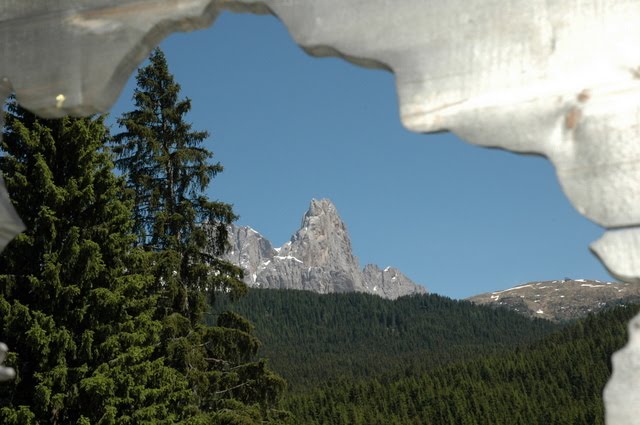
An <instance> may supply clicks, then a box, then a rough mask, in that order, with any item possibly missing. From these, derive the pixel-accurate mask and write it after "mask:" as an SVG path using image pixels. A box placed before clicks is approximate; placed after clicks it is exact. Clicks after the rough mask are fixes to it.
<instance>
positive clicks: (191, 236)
mask: <svg viewBox="0 0 640 425" xmlns="http://www.w3.org/2000/svg"><path fill="white" fill-rule="evenodd" d="M136 81H137V87H136V90H135V92H134V96H133V99H132V104H131V109H130V110H129V112H126V113H124V114H122V115H121V116H120V117H117V122H118V124H119V127H118V128H117V129H116V130H113V131H112V130H111V129H109V128H108V127H107V125H106V124H105V117H104V116H99V115H96V116H93V117H89V118H73V117H66V118H62V119H41V118H38V117H36V116H34V115H33V114H31V113H30V112H29V111H27V110H26V109H23V108H21V107H20V105H19V104H18V103H17V102H16V101H15V100H14V101H12V102H10V104H9V106H8V108H7V109H6V110H5V111H4V113H5V121H6V125H5V128H4V130H3V137H2V142H1V144H0V171H1V172H2V176H3V178H4V180H5V182H6V186H7V189H8V191H9V193H10V194H11V199H12V201H13V203H14V206H15V208H16V210H17V211H18V213H19V214H20V217H21V218H22V220H23V221H24V223H25V225H26V227H27V230H26V231H25V232H24V233H22V234H20V235H19V236H18V237H17V238H15V240H14V241H13V242H11V243H10V244H9V246H8V247H7V248H6V249H5V250H4V251H3V252H2V254H0V340H2V341H3V342H6V343H7V345H8V346H9V348H10V352H9V355H8V357H7V360H6V361H5V364H6V365H8V366H11V367H13V368H14V369H15V370H16V378H15V379H13V380H11V381H7V382H3V383H0V424H6V425H35V424H51V425H66V424H77V425H90V424H92V425H108V424H111V425H120V424H123V425H134V424H185V425H205V424H226V425H249V424H292V425H293V424H345V425H346V424H353V425H360V424H362V425H369V424H380V425H383V424H384V425H393V424H425V425H426V424H602V423H603V421H604V419H603V417H604V416H603V415H604V413H603V405H602V389H603V387H604V385H605V383H606V381H607V379H608V377H609V375H610V372H611V365H610V361H609V358H610V356H611V354H612V353H613V352H614V351H616V350H618V349H620V348H621V347H622V346H623V345H624V343H625V341H626V337H627V336H626V327H625V326H626V323H627V321H628V320H629V319H630V318H631V317H632V316H633V315H635V314H636V313H637V312H638V308H637V307H636V306H633V305H626V306H619V307H615V308H612V309H607V310H605V311H603V312H601V313H598V314H593V315H590V316H589V317H587V318H586V319H580V320H576V321H572V322H568V323H562V324H557V323H552V322H549V321H545V320H542V319H530V318H526V317H524V316H521V315H519V314H517V313H514V312H511V311H507V310H506V309H497V308H491V307H486V306H477V305H474V304H472V303H470V302H466V301H456V300H452V299H449V298H446V297H441V296H438V295H433V294H428V295H414V296H405V297H400V298H398V299H396V300H389V299H383V298H381V297H378V296H376V295H370V294H363V293H340V294H338V293H336V294H326V295H320V294H315V293H311V292H307V291H298V290H279V289H248V288H247V286H246V285H245V283H243V281H242V278H243V270H242V269H241V268H239V267H238V266H236V265H234V264H231V263H229V262H226V261H224V260H222V259H221V258H222V254H223V253H224V252H225V250H226V249H227V248H228V243H227V231H228V226H229V225H230V224H232V223H233V222H234V221H235V220H236V218H237V216H236V212H235V211H234V210H233V208H232V206H231V205H230V204H227V203H224V202H223V201H219V200H213V199H210V198H208V197H207V196H206V195H205V192H206V189H207V188H208V187H209V186H210V185H212V184H214V180H215V177H216V176H217V175H218V174H219V173H221V172H223V166H222V164H220V163H218V162H216V161H215V159H214V154H213V152H211V151H210V150H209V149H207V148H206V147H205V143H204V142H205V140H206V139H207V138H208V133H207V132H206V131H204V130H198V129H193V128H192V126H191V124H189V122H188V113H189V111H190V110H191V108H192V105H191V102H190V100H189V99H188V98H184V97H182V96H181V94H180V85H179V84H178V82H176V81H175V80H174V77H173V75H172V74H171V72H170V70H169V65H168V63H167V60H166V58H165V56H164V54H163V53H162V51H161V50H159V49H156V50H155V51H154V52H153V53H152V55H151V57H150V58H149V61H148V62H147V63H146V65H145V66H143V67H141V68H140V69H139V71H138V73H137V80H136ZM214 187H215V184H214Z"/></svg>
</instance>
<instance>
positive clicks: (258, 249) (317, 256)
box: [226, 199, 426, 298]
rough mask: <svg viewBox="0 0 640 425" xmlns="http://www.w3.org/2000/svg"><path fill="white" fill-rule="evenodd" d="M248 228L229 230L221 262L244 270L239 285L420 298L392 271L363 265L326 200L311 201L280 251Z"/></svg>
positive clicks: (420, 290)
mask: <svg viewBox="0 0 640 425" xmlns="http://www.w3.org/2000/svg"><path fill="white" fill-rule="evenodd" d="M248 229H250V228H233V229H232V231H231V232H230V234H231V238H230V243H231V245H232V247H233V249H232V251H231V252H230V253H229V254H227V257H226V259H227V260H229V261H231V262H233V263H235V264H238V265H240V266H242V267H243V268H245V270H246V277H245V281H246V282H247V284H249V285H252V286H259V287H265V288H290V289H305V290H310V291H314V292H319V293H328V292H369V293H374V294H378V295H380V296H383V297H386V298H397V297H399V296H402V295H408V294H413V293H425V292H426V290H425V288H424V287H422V286H420V285H416V284H415V283H413V282H412V281H411V280H410V279H409V278H407V277H406V276H405V275H403V274H402V273H400V272H399V271H398V270H397V269H391V268H389V267H388V268H386V269H385V270H380V269H379V268H378V267H377V266H373V265H369V266H367V268H365V270H364V272H363V271H362V270H361V269H360V266H359V263H358V259H357V258H356V257H355V256H354V255H353V251H352V247H351V240H350V238H349V233H348V232H347V227H346V225H345V224H344V222H343V221H342V220H341V219H340V216H339V214H338V211H337V209H336V207H335V205H333V203H332V202H331V201H330V200H328V199H321V200H316V199H313V200H311V204H310V206H309V210H308V211H307V212H306V213H305V214H304V216H303V218H302V223H301V225H300V229H299V230H298V231H297V232H296V233H295V234H294V235H293V236H292V237H291V240H290V241H289V242H287V243H286V244H284V245H283V246H282V247H280V248H272V247H271V244H270V243H269V241H267V240H266V239H265V238H263V237H262V236H261V235H260V234H259V233H257V232H255V231H254V230H253V229H250V230H248Z"/></svg>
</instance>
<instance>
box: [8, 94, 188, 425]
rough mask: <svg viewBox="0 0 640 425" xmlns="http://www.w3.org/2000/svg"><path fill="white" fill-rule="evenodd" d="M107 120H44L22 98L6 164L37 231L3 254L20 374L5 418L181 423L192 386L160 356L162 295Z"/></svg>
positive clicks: (16, 197)
mask: <svg viewBox="0 0 640 425" xmlns="http://www.w3.org/2000/svg"><path fill="white" fill-rule="evenodd" d="M106 137H107V132H106V130H105V127H104V125H103V122H102V119H101V118H82V119H73V118H64V119H61V120H39V119H36V118H35V117H34V116H33V115H31V114H30V113H28V112H26V111H24V110H22V109H21V108H19V107H18V106H17V105H15V104H12V105H11V107H10V113H9V114H7V124H6V128H5V131H4V139H3V142H2V151H3V152H4V156H3V158H2V161H1V162H0V166H1V168H2V172H3V174H4V176H5V179H6V184H7V188H8V190H9V192H10V193H11V196H12V200H13V202H14V204H15V207H16V209H17V210H18V212H19V214H20V216H21V217H22V219H23V220H24V222H25V224H26V225H27V229H28V230H27V231H26V232H25V233H23V234H21V235H19V236H18V237H17V238H16V239H15V241H14V242H12V243H11V244H10V245H9V247H8V248H7V249H6V250H5V251H4V253H3V254H2V255H1V256H0V288H1V289H0V291H1V292H0V331H1V333H2V339H3V340H5V341H6V342H7V343H8V344H10V347H11V349H12V351H13V353H12V357H11V358H10V362H11V363H12V364H13V365H15V367H16V369H17V373H18V376H17V379H15V380H14V381H12V382H11V383H8V384H5V385H3V386H2V387H0V423H3V424H16V425H17V424H21V425H22V424H30V423H36V422H37V423H51V424H76V423H78V424H88V423H104V424H110V423H116V422H117V423H122V424H127V423H172V422H174V420H178V419H180V418H181V417H183V416H182V412H180V411H178V410H177V409H176V407H177V406H188V405H190V404H192V399H191V395H190V392H189V390H188V382H187V381H186V379H184V378H183V377H182V376H181V374H179V373H178V372H177V371H175V370H173V369H171V368H169V367H167V366H166V365H165V364H164V362H163V361H162V359H158V358H156V357H154V355H153V353H154V350H155V347H156V346H157V345H159V344H160V338H159V335H158V331H159V329H160V322H158V321H157V320H154V319H153V318H152V316H153V309H154V304H155V301H156V299H155V298H154V297H148V296H146V293H145V287H146V286H147V285H148V284H149V283H150V276H149V275H146V274H144V273H140V270H141V269H143V268H144V266H143V265H144V263H145V261H146V256H145V255H144V253H143V252H142V251H141V250H137V249H132V241H133V234H132V233H131V232H130V229H131V220H130V205H128V204H127V203H126V202H123V200H121V199H120V197H119V193H121V192H122V189H123V182H122V181H121V180H119V179H117V178H116V177H115V176H114V175H113V173H112V167H113V164H112V163H111V161H110V158H109V155H108V154H107V153H106V152H105V151H104V143H105V141H106Z"/></svg>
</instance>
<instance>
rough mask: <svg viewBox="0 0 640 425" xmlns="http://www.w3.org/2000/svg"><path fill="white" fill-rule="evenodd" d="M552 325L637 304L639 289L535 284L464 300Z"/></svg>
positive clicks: (579, 282)
mask: <svg viewBox="0 0 640 425" xmlns="http://www.w3.org/2000/svg"><path fill="white" fill-rule="evenodd" d="M467 300H468V301H471V302H473V303H476V304H484V305H491V306H494V307H503V308H507V309H509V310H512V311H515V312H518V313H520V314H524V315H525V316H529V317H538V318H542V319H547V320H551V321H554V322H565V321H569V320H574V319H579V318H582V317H585V316H587V315H588V314H589V313H596V312H598V311H600V310H603V309H605V308H608V307H611V306H615V305H625V304H629V303H638V302H640V285H637V284H632V283H626V282H602V281H599V280H589V279H568V278H566V279H558V280H547V281H534V282H528V283H524V284H522V285H517V286H514V287H511V288H507V289H503V290H498V291H493V292H486V293H483V294H478V295H474V296H472V297H469V298H467Z"/></svg>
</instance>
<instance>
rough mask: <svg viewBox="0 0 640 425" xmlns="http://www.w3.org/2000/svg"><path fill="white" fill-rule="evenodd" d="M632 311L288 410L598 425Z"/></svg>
mask: <svg viewBox="0 0 640 425" xmlns="http://www.w3.org/2000/svg"><path fill="white" fill-rule="evenodd" d="M637 313H638V308H637V307H617V308H615V309H613V310H609V311H606V312H603V313H600V314H598V315H595V316H589V317H588V318H587V319H584V320H581V321H579V322H577V323H575V324H573V325H571V326H569V327H567V328H566V329H564V330H562V331H560V332H558V333H556V334H554V335H552V336H550V337H548V338H546V339H544V340H542V341H540V342H537V343H534V344H532V345H531V346H530V347H528V348H527V349H521V348H516V349H514V350H512V351H510V352H508V353H503V354H499V355H498V354H496V355H492V356H487V357H479V358H476V359H473V360H469V361H465V362H460V363H456V364H451V365H447V366H442V367H439V368H436V369H434V370H432V371H430V372H428V373H422V374H419V375H412V376H407V377H404V378H401V379H393V380H384V379H377V378H373V379H368V380H361V381H360V382H354V381H349V380H340V381H338V382H330V383H328V384H326V385H325V386H324V387H322V388H319V389H316V390H314V391H313V392H312V393H310V394H305V395H304V396H299V395H298V396H293V397H292V398H291V399H290V400H289V406H288V407H289V409H290V410H291V411H292V412H293V413H294V415H295V416H296V420H297V421H298V423H301V424H345V425H346V424H349V425H359V424H367V425H369V424H380V425H383V424H384V425H389V424H505V425H512V424H541V425H542V424H567V425H568V424H585V425H586V424H602V423H604V417H603V416H604V413H603V404H602V390H603V388H604V385H605V383H606V381H607V379H608V378H609V376H610V372H611V370H610V362H609V358H610V356H611V354H612V353H613V352H614V351H616V350H618V349H619V348H621V347H622V346H623V345H624V343H625V341H626V324H627V322H628V321H629V319H631V318H632V317H633V316H634V315H635V314H637Z"/></svg>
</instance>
